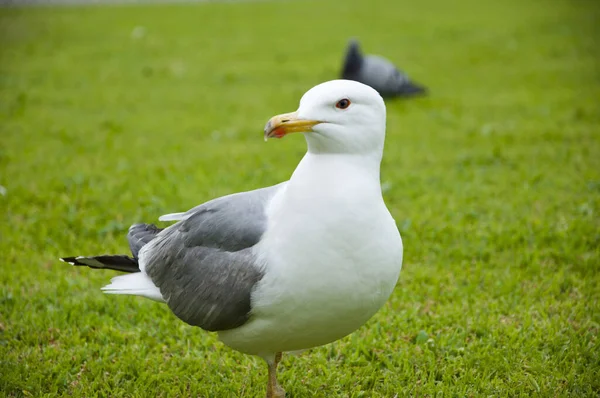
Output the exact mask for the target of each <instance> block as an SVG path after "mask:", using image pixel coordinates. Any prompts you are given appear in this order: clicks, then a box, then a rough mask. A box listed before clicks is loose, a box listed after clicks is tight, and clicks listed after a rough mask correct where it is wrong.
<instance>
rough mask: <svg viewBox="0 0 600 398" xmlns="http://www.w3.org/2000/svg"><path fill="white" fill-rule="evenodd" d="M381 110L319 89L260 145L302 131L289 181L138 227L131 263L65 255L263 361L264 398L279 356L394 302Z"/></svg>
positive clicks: (379, 104)
mask: <svg viewBox="0 0 600 398" xmlns="http://www.w3.org/2000/svg"><path fill="white" fill-rule="evenodd" d="M385 125H386V108H385V104H384V101H383V99H382V98H381V96H380V95H379V94H378V93H377V92H376V91H375V90H373V89H372V88H370V87H368V86H366V85H364V84H361V83H358V82H354V81H349V80H332V81H329V82H325V83H322V84H319V85H317V86H315V87H313V88H312V89H310V90H309V91H308V92H306V93H305V94H304V96H303V97H302V99H301V100H300V106H299V108H298V110H297V111H295V112H292V113H286V114H281V115H278V116H274V117H273V118H271V119H270V120H269V121H268V123H267V124H266V127H265V129H264V137H265V139H268V138H282V137H284V136H287V135H289V134H292V133H302V134H303V135H304V137H305V139H306V143H307V147H308V150H307V152H306V154H305V155H304V157H303V158H302V160H301V161H300V163H299V164H298V166H297V167H296V169H295V170H294V172H293V173H292V175H291V178H290V179H289V180H288V181H285V182H282V183H280V184H277V185H274V186H271V187H266V188H261V189H256V190H253V191H247V192H240V193H234V194H231V195H228V196H223V197H220V198H216V199H213V200H210V201H208V202H206V203H203V204H201V205H199V206H196V207H194V208H192V209H191V210H189V211H186V212H182V213H172V214H167V215H164V216H161V217H160V218H159V221H171V222H173V221H175V223H173V224H171V225H169V226H167V227H166V228H159V227H157V226H155V225H153V224H135V225H133V226H131V228H130V229H129V232H128V234H127V239H128V242H129V247H130V250H131V255H100V256H76V257H63V258H62V259H61V260H62V261H65V262H68V263H70V264H72V265H76V266H87V267H90V268H100V269H113V270H117V271H122V272H126V274H123V275H120V276H116V277H115V278H113V279H112V280H111V282H110V284H109V285H107V286H105V287H103V288H102V290H103V291H104V292H105V293H109V294H126V295H137V296H142V297H146V298H149V299H152V300H155V301H159V302H163V303H166V305H167V306H168V307H169V309H170V310H171V311H172V312H173V313H174V314H175V316H177V317H178V318H179V319H181V320H182V321H184V322H186V323H188V324H189V325H192V326H197V327H200V328H202V329H204V330H207V331H211V332H217V333H218V336H219V339H220V340H221V341H222V342H223V343H224V344H226V345H227V346H229V347H231V348H233V349H234V350H237V351H240V352H242V353H246V354H250V355H255V356H259V357H262V358H263V359H264V360H265V361H266V363H267V365H268V381H267V389H266V391H267V395H266V396H267V397H269V398H280V397H284V396H285V392H284V390H283V389H282V388H281V386H280V385H279V383H278V382H277V375H276V371H277V364H278V363H279V361H280V360H281V357H282V353H284V352H295V351H303V350H306V349H309V348H313V347H318V346H322V345H325V344H328V343H331V342H333V341H335V340H338V339H341V338H342V337H344V336H347V335H348V334H350V333H352V332H354V331H355V330H356V329H358V328H359V327H361V326H362V325H363V324H364V323H366V322H367V321H368V320H369V319H370V318H371V317H372V316H373V315H374V314H375V313H376V312H377V311H378V310H379V309H380V308H381V307H382V306H383V305H384V304H385V302H386V301H387V299H388V298H389V296H390V295H391V293H392V291H393V289H394V287H395V285H396V283H397V281H398V277H399V274H400V269H401V267H402V254H403V246H402V239H401V237H400V233H399V232H398V228H397V226H396V223H395V221H394V219H393V218H392V216H391V214H390V212H389V210H388V208H387V207H386V205H385V203H384V200H383V197H382V192H381V185H380V176H379V174H380V163H381V159H382V154H383V148H384V140H385Z"/></svg>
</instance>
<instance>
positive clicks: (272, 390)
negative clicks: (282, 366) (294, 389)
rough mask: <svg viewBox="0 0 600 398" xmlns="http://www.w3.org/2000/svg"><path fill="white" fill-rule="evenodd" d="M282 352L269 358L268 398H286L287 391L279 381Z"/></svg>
mask: <svg viewBox="0 0 600 398" xmlns="http://www.w3.org/2000/svg"><path fill="white" fill-rule="evenodd" d="M281 356H282V354H281V352H278V353H276V354H275V357H274V358H273V359H267V365H268V366H269V381H268V383H267V398H285V391H284V390H283V388H281V386H280V385H279V383H277V365H279V361H281Z"/></svg>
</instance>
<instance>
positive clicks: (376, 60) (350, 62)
mask: <svg viewBox="0 0 600 398" xmlns="http://www.w3.org/2000/svg"><path fill="white" fill-rule="evenodd" d="M341 75H342V79H349V80H356V81H358V82H361V83H364V84H366V85H369V86H371V87H373V88H374V89H375V90H377V91H378V92H379V94H381V95H382V96H384V97H408V96H414V95H419V94H426V93H427V88H425V87H424V86H422V85H420V84H418V83H415V82H412V81H411V80H410V79H409V78H408V76H407V75H406V74H405V73H404V72H402V71H400V70H398V68H396V66H394V64H393V63H391V62H390V61H389V60H387V59H385V58H383V57H381V56H379V55H363V54H362V53H361V51H360V46H359V44H358V42H357V41H356V40H350V42H349V43H348V48H347V50H346V57H345V59H344V65H343V67H342V73H341Z"/></svg>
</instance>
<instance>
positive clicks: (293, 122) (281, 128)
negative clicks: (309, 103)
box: [265, 112, 321, 141]
mask: <svg viewBox="0 0 600 398" xmlns="http://www.w3.org/2000/svg"><path fill="white" fill-rule="evenodd" d="M319 123H321V122H319V121H317V120H305V119H298V113H296V112H292V113H284V114H282V115H277V116H273V117H272V118H271V119H270V120H269V121H268V122H267V125H266V126H265V141H266V140H267V139H269V138H273V137H275V138H282V137H283V136H285V135H287V134H290V133H309V132H311V131H312V128H313V127H314V126H315V125H317V124H319Z"/></svg>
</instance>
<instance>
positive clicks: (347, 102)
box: [335, 98, 350, 109]
mask: <svg viewBox="0 0 600 398" xmlns="http://www.w3.org/2000/svg"><path fill="white" fill-rule="evenodd" d="M349 106H350V100H349V99H348V98H344V99H341V100H339V101H338V102H337V104H335V107H336V108H338V109H346V108H348V107H349Z"/></svg>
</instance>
